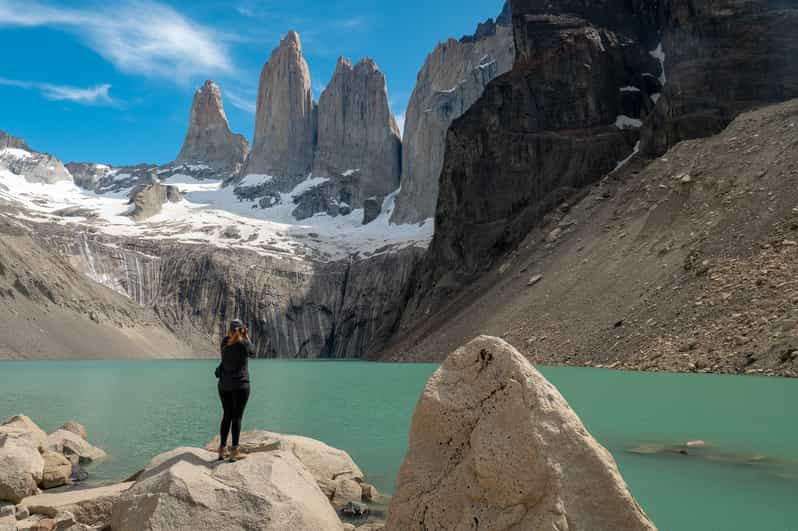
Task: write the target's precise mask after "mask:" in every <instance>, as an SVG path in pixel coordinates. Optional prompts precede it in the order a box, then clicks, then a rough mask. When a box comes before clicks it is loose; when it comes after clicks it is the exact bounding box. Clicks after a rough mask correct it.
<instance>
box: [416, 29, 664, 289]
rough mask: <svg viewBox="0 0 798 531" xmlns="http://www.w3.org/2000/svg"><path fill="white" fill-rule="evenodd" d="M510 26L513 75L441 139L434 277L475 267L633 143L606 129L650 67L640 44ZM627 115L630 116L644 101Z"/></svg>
mask: <svg viewBox="0 0 798 531" xmlns="http://www.w3.org/2000/svg"><path fill="white" fill-rule="evenodd" d="M516 24H517V26H516V46H517V59H516V66H515V67H514V69H513V71H512V72H510V73H508V74H506V75H504V76H501V77H500V78H498V79H496V80H495V81H494V82H493V83H491V84H490V85H489V86H488V88H487V89H486V91H485V94H484V95H483V97H482V98H481V99H480V100H479V102H478V103H477V104H475V105H474V107H472V109H471V110H470V111H468V112H467V113H466V114H465V115H464V116H463V117H462V118H460V119H459V120H457V121H456V122H455V123H454V124H453V126H452V127H451V128H450V130H449V133H448V137H447V151H446V162H445V164H444V169H443V172H442V174H441V191H440V197H439V200H438V210H437V213H436V236H435V238H434V240H433V243H432V246H431V249H430V256H431V259H432V261H433V263H434V267H435V268H436V269H437V270H438V271H439V272H440V273H439V274H445V272H448V271H454V270H457V271H459V272H460V273H462V274H463V275H464V276H468V275H471V274H475V273H477V272H478V271H480V270H481V269H482V268H483V267H485V266H486V265H488V264H489V263H490V262H491V260H492V258H493V257H494V256H496V254H497V253H501V252H503V251H505V250H506V249H508V248H510V247H512V245H514V244H515V243H516V242H517V241H519V240H520V238H522V237H523V236H525V235H526V233H527V232H528V231H529V229H530V228H531V226H532V225H533V224H534V223H535V222H536V221H538V220H539V219H540V217H541V216H542V215H543V214H544V213H545V212H546V211H547V209H549V208H551V207H552V206H556V204H557V202H558V200H559V197H560V195H561V194H562V192H563V191H566V190H569V189H574V188H579V187H582V186H585V185H586V184H589V183H590V182H592V181H594V180H595V179H597V178H599V177H601V176H602V175H604V174H606V173H608V172H610V171H611V170H612V169H613V168H614V167H615V166H616V164H617V163H618V162H619V161H621V160H622V159H624V158H625V157H626V156H627V155H628V154H629V153H630V152H631V151H632V149H633V147H634V144H635V141H636V140H637V132H636V131H635V130H633V129H630V130H627V129H620V128H619V127H617V126H616V125H615V124H616V119H617V117H618V116H619V115H623V114H624V108H625V107H630V106H631V107H634V104H633V102H631V103H630V102H629V101H628V98H627V96H626V92H622V91H621V90H620V89H621V88H622V87H625V86H634V85H639V84H640V79H641V77H642V76H641V74H642V72H644V71H645V70H646V69H647V68H650V67H651V61H650V59H651V58H650V57H648V54H647V52H646V50H645V49H644V48H643V47H641V46H637V45H632V44H629V43H627V42H625V37H624V36H623V35H619V34H617V33H615V32H613V31H611V30H608V29H605V28H598V27H596V26H593V25H592V24H590V23H589V22H588V21H586V20H584V19H580V18H576V17H573V16H566V15H541V16H519V17H517V18H516ZM646 100H647V98H646ZM641 106H642V107H643V108H641ZM633 110H634V112H635V114H634V115H633V116H631V117H630V118H634V119H639V118H640V113H641V112H642V111H643V110H644V101H643V100H642V99H641V100H639V102H638V105H637V108H636V109H633ZM627 112H628V111H627Z"/></svg>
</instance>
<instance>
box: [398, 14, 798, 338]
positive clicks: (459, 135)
mask: <svg viewBox="0 0 798 531" xmlns="http://www.w3.org/2000/svg"><path fill="white" fill-rule="evenodd" d="M511 4H512V5H511V10H512V14H513V34H514V41H515V49H516V57H515V63H514V65H513V68H512V70H511V71H510V72H508V73H507V74H504V75H502V76H500V77H498V78H496V79H495V80H493V81H492V82H491V83H490V84H489V85H488V87H487V88H486V90H485V92H484V94H483V95H482V97H481V98H480V99H479V100H478V101H477V102H476V103H475V104H474V105H473V106H472V107H471V108H470V109H469V110H468V111H466V113H465V114H464V115H463V116H462V117H461V118H459V119H458V120H456V121H455V122H454V123H453V124H452V126H451V128H450V129H449V131H448V134H447V141H446V152H445V159H444V161H445V162H444V165H443V170H442V173H441V180H440V196H439V199H438V204H437V211H436V233H435V237H434V239H433V242H432V244H431V247H430V250H429V253H428V256H427V259H426V261H425V263H424V266H423V267H422V268H421V270H420V271H419V273H418V276H417V279H416V281H415V282H414V284H413V288H412V293H411V295H410V296H409V297H408V300H409V303H408V308H410V311H409V314H411V317H410V318H409V319H408V318H406V320H405V322H411V323H412V322H413V319H414V318H415V319H420V317H419V316H423V315H426V313H425V312H428V311H430V310H434V309H435V307H436V305H437V304H438V303H440V302H441V301H442V300H444V299H445V298H446V297H447V296H448V295H451V293H452V292H454V291H457V290H458V289H459V288H460V287H461V286H463V285H464V284H465V283H466V282H468V281H469V280H470V279H473V278H474V277H475V276H477V275H479V274H480V273H481V272H483V271H484V270H485V269H486V268H488V267H490V266H491V265H493V264H494V262H495V259H496V258H497V257H499V256H502V255H505V254H506V253H507V252H508V251H511V250H513V249H514V248H515V246H516V245H517V244H518V243H519V242H520V241H521V239H522V238H524V237H525V236H526V235H527V234H529V232H530V230H532V229H533V228H534V226H535V225H536V224H537V223H538V222H539V221H540V220H541V218H542V216H544V215H545V214H546V213H548V212H549V211H551V210H552V209H553V208H554V207H556V206H557V205H559V204H560V203H561V202H562V198H563V197H565V196H567V195H570V194H571V193H573V192H574V191H576V190H578V189H580V188H583V187H585V186H586V185H589V184H591V183H593V182H595V181H596V180H598V179H600V178H601V177H603V176H604V175H606V174H608V173H610V172H611V171H612V170H613V169H614V168H615V167H616V164H617V163H618V162H619V161H621V160H624V159H626V157H627V156H629V155H630V154H633V153H634V152H635V151H633V149H632V148H633V146H635V143H636V142H639V143H640V144H639V146H638V148H639V151H641V152H643V153H644V154H650V155H656V154H661V153H663V152H664V151H665V150H666V149H667V148H668V147H670V146H672V145H673V144H675V143H677V142H679V141H680V140H684V139H688V138H695V137H701V136H707V135H711V134H713V133H716V132H718V131H720V130H721V129H722V128H723V127H725V126H726V125H727V124H728V123H729V121H730V120H731V119H732V118H733V117H734V116H735V115H736V114H737V113H739V112H741V111H742V110H745V109H748V108H751V107H753V106H757V105H761V104H765V103H770V102H776V101H781V100H785V99H789V98H795V97H798V61H795V59H794V58H795V57H796V56H798V32H796V31H795V28H798V5H796V3H795V2H792V1H790V2H787V1H783V0H774V1H768V0H752V1H747V0H746V1H743V0H719V1H711V2H693V1H690V0H667V1H665V2H660V1H655V0H633V1H626V0H605V1H599V0H555V1H552V2H539V1H537V0H513V1H512V2H511ZM486 31H488V30H486ZM412 314H414V315H415V317H412ZM403 326H404V325H403Z"/></svg>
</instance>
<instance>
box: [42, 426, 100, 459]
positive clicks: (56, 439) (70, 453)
mask: <svg viewBox="0 0 798 531" xmlns="http://www.w3.org/2000/svg"><path fill="white" fill-rule="evenodd" d="M44 447H45V448H46V449H47V450H50V451H51V452H56V453H60V454H63V455H64V456H65V457H66V458H67V459H69V461H70V463H72V464H73V465H75V464H83V465H85V464H89V463H93V462H95V461H99V460H100V459H104V458H105V457H106V453H105V452H104V451H103V450H101V449H100V448H97V447H96V446H93V445H92V444H90V443H89V442H88V441H86V440H85V439H83V438H82V437H81V436H80V435H76V434H74V433H72V432H71V431H66V430H57V431H55V432H53V433H51V434H50V435H48V436H47V439H46V440H45V443H44Z"/></svg>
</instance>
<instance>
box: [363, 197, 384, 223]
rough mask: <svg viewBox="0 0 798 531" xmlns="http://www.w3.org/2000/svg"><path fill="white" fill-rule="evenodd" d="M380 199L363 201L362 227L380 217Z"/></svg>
mask: <svg viewBox="0 0 798 531" xmlns="http://www.w3.org/2000/svg"><path fill="white" fill-rule="evenodd" d="M381 211H382V198H377V197H369V198H368V199H366V200H365V201H363V225H368V224H369V223H371V222H372V221H374V220H375V219H377V217H378V216H379V215H380V212H381Z"/></svg>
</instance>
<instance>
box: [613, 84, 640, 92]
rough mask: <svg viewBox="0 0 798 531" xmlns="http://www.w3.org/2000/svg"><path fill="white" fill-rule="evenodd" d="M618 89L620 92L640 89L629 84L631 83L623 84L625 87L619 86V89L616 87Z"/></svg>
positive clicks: (638, 90)
mask: <svg viewBox="0 0 798 531" xmlns="http://www.w3.org/2000/svg"><path fill="white" fill-rule="evenodd" d="M618 90H620V91H621V92H640V89H639V88H637V87H633V86H631V85H627V86H625V87H621V88H620V89H618Z"/></svg>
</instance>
